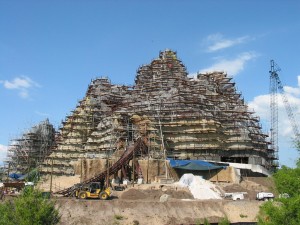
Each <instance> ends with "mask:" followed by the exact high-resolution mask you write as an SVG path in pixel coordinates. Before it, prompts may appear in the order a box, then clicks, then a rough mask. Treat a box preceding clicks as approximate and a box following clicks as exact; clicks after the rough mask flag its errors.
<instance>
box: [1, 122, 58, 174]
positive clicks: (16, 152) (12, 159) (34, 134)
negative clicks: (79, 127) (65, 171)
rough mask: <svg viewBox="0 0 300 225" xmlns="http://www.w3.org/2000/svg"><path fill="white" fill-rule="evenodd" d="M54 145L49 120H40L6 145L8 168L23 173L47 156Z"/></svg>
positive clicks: (36, 165)
mask: <svg viewBox="0 0 300 225" xmlns="http://www.w3.org/2000/svg"><path fill="white" fill-rule="evenodd" d="M54 146H55V129H54V127H53V125H52V124H50V122H49V120H48V119H46V120H45V121H42V122H40V123H39V124H38V125H36V126H33V127H32V128H31V129H30V130H29V131H27V132H24V133H23V134H22V135H21V137H20V138H16V139H12V140H11V141H10V144H9V146H8V153H7V161H6V163H7V164H9V167H10V170H12V171H15V172H18V173H22V174H25V173H27V172H29V170H30V169H32V168H36V167H38V166H40V165H41V163H42V162H43V161H44V160H45V159H46V157H48V156H49V155H50V154H51V152H52V149H53V148H54Z"/></svg>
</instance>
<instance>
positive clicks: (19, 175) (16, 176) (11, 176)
mask: <svg viewBox="0 0 300 225" xmlns="http://www.w3.org/2000/svg"><path fill="white" fill-rule="evenodd" d="M21 176H23V174H18V173H11V174H9V177H10V178H12V179H19V178H20V177H21Z"/></svg>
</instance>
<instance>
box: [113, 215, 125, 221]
mask: <svg viewBox="0 0 300 225" xmlns="http://www.w3.org/2000/svg"><path fill="white" fill-rule="evenodd" d="M115 219H116V220H122V219H124V217H123V216H122V215H118V214H117V215H115Z"/></svg>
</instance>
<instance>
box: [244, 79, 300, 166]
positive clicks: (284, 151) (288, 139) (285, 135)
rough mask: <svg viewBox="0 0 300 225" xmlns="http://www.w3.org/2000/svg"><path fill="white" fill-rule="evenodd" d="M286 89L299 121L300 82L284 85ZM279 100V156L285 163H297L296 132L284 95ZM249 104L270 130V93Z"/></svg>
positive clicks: (257, 97)
mask: <svg viewBox="0 0 300 225" xmlns="http://www.w3.org/2000/svg"><path fill="white" fill-rule="evenodd" d="M298 79H299V76H298ZM284 90H285V95H286V97H287V99H288V102H289V104H290V106H291V108H292V111H293V116H294V119H295V122H296V123H297V122H298V121H300V96H299V93H300V84H299V83H298V87H290V86H284ZM277 100H278V145H279V158H280V161H282V162H283V164H290V165H295V157H299V156H298V155H297V151H296V150H295V149H294V147H293V139H294V137H295V134H294V132H293V127H292V125H291V121H290V119H289V117H288V114H287V111H286V109H285V104H284V102H283V100H282V97H281V96H280V95H279V96H278V98H277ZM248 106H249V108H250V109H254V111H255V113H256V114H257V115H259V116H260V118H261V121H265V122H267V123H268V126H269V127H268V129H269V131H268V132H270V128H271V113H270V95H269V94H267V95H260V96H256V97H255V98H254V99H253V100H252V101H251V102H249V104H248ZM296 125H297V126H298V129H300V127H299V123H297V124H296ZM293 156H295V157H293Z"/></svg>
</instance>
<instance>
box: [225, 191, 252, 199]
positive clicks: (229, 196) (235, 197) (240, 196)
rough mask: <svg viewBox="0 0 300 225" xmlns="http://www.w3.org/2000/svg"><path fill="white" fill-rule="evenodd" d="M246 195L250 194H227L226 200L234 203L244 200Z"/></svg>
mask: <svg viewBox="0 0 300 225" xmlns="http://www.w3.org/2000/svg"><path fill="white" fill-rule="evenodd" d="M245 194H248V193H247V192H232V193H225V194H224V198H226V199H232V200H233V201H237V200H244V199H245Z"/></svg>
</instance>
